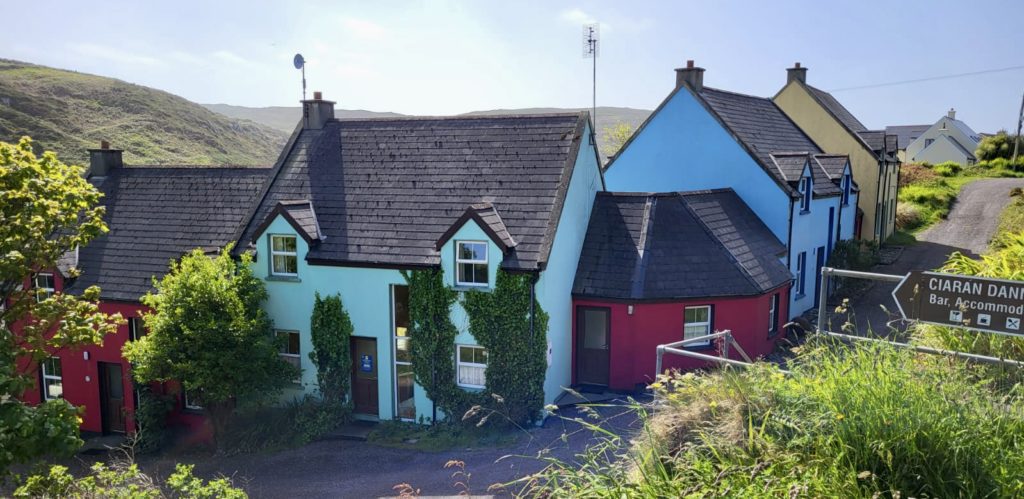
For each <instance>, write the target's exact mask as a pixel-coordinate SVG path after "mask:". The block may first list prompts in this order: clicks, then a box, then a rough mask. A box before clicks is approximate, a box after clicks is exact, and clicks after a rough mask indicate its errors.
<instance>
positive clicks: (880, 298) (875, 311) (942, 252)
mask: <svg viewBox="0 0 1024 499" xmlns="http://www.w3.org/2000/svg"><path fill="white" fill-rule="evenodd" d="M1014 187H1021V188H1024V179H1004V178H1000V179H981V180H977V181H975V182H972V183H970V184H967V185H966V186H964V188H963V189H962V190H961V191H960V195H959V196H957V200H956V202H955V203H954V204H953V209H952V210H950V213H949V217H948V218H947V219H946V220H943V221H942V222H939V223H937V224H935V225H934V226H932V227H931V228H929V229H928V230H926V231H924V232H923V233H921V234H920V235H918V236H917V240H918V243H917V244H915V245H912V246H908V247H907V248H906V249H905V250H904V251H903V255H902V256H900V258H899V260H897V261H896V262H895V263H893V264H891V265H879V266H877V267H875V269H874V271H875V272H880V273H884V274H900V275H902V274H906V273H907V272H910V271H911V270H934V269H936V268H938V267H941V266H942V265H943V264H944V263H945V262H946V260H947V259H948V258H949V255H950V254H951V253H953V252H954V251H960V252H963V253H967V254H970V255H972V256H977V255H980V254H982V253H984V252H985V250H986V249H987V248H988V244H989V241H990V240H991V239H992V236H993V235H994V234H995V231H996V228H997V226H998V225H999V215H1000V213H1002V211H1003V208H1005V207H1006V205H1007V203H1009V201H1010V197H1009V193H1010V189H1012V188H1014ZM893 288H895V285H894V284H889V283H883V282H876V283H875V284H874V285H873V286H872V287H871V288H870V289H868V290H867V291H866V292H864V293H862V294H860V295H859V296H856V297H852V298H851V300H850V302H851V305H852V306H851V310H852V312H853V319H854V320H853V322H854V323H855V324H856V325H857V330H858V331H861V332H862V334H863V332H865V331H868V329H869V328H870V329H871V331H872V332H874V333H875V334H888V333H889V332H890V329H889V327H888V324H890V323H891V324H893V325H894V326H897V327H898V326H899V323H892V322H891V321H893V320H895V319H896V316H897V315H898V314H899V312H898V311H897V310H896V304H895V302H894V301H893V299H892V290H893ZM882 306H884V307H886V308H887V309H888V311H886V310H884V309H883V308H882ZM830 312H831V310H830ZM831 320H832V330H837V329H838V327H839V326H840V325H841V324H842V323H843V322H845V320H846V318H845V317H839V316H837V315H835V314H834V313H832V315H831Z"/></svg>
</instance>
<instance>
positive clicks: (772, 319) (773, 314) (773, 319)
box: [768, 293, 779, 338]
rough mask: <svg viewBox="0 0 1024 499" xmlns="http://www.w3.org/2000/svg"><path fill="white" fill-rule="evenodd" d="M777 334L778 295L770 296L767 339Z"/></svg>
mask: <svg viewBox="0 0 1024 499" xmlns="http://www.w3.org/2000/svg"><path fill="white" fill-rule="evenodd" d="M778 332H779V294H778V293H775V294H773V295H772V299H771V300H769V302H768V337H769V338H771V337H772V336H775V334H776V333H778Z"/></svg>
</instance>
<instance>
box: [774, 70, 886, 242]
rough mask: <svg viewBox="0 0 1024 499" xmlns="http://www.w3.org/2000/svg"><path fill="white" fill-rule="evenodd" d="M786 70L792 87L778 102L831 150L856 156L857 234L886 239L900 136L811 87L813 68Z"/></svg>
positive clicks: (778, 96)
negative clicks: (866, 121) (873, 126)
mask: <svg viewBox="0 0 1024 499" xmlns="http://www.w3.org/2000/svg"><path fill="white" fill-rule="evenodd" d="M786 72H787V73H788V78H787V82H786V86H784V87H782V90H780V91H779V93H777V94H775V97H774V98H773V100H774V101H775V104H776V105H777V106H779V107H780V108H781V109H782V111H783V112H784V113H786V115H787V116H789V119H791V120H793V122H795V123H796V124H797V126H799V127H800V128H802V129H803V131H804V133H806V134H807V135H808V136H809V137H810V138H811V140H813V141H814V142H815V143H817V144H818V146H819V147H821V148H822V149H823V150H825V152H827V153H830V154H846V155H848V156H849V157H850V166H851V167H852V168H853V179H854V181H855V182H856V183H857V185H858V186H859V187H860V197H859V200H858V202H857V207H858V220H857V237H859V238H861V239H866V240H872V241H878V242H882V241H885V239H886V238H888V237H889V236H891V235H892V233H893V231H894V230H895V228H896V191H897V181H898V180H899V172H900V161H899V159H897V157H896V151H897V146H898V144H897V138H896V136H895V135H887V134H886V133H885V131H884V130H868V129H867V127H865V126H864V124H863V123H861V122H860V121H859V120H857V118H856V117H855V116H854V115H853V114H852V113H851V112H850V111H849V110H848V109H846V108H845V107H843V105H842V104H840V103H839V101H837V100H836V98H835V97H833V96H832V95H831V94H829V93H828V92H825V91H823V90H819V89H817V88H814V87H812V86H810V85H808V84H807V68H805V67H800V63H799V62H798V63H796V64H795V66H794V67H792V68H789V69H787V70H786Z"/></svg>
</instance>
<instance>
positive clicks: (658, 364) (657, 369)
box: [654, 345, 665, 381]
mask: <svg viewBox="0 0 1024 499" xmlns="http://www.w3.org/2000/svg"><path fill="white" fill-rule="evenodd" d="M664 356H665V345H658V360H657V361H655V363H654V366H655V367H654V380H655V381H657V380H658V376H661V358H662V357H664Z"/></svg>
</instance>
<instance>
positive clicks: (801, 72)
mask: <svg viewBox="0 0 1024 499" xmlns="http://www.w3.org/2000/svg"><path fill="white" fill-rule="evenodd" d="M793 80H799V81H800V83H807V68H802V67H800V63H799V62H797V63H795V64H793V67H791V68H786V83H787V84H789V83H793Z"/></svg>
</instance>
